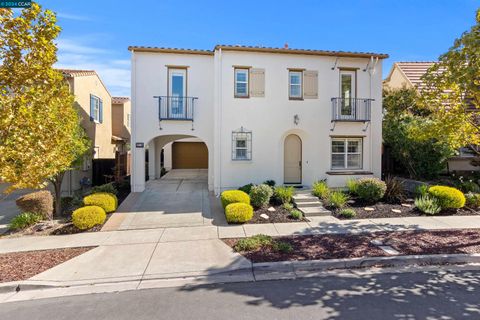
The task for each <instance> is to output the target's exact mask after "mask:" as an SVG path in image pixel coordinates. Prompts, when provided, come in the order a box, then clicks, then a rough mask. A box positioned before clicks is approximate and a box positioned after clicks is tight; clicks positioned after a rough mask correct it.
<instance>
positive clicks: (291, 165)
mask: <svg viewBox="0 0 480 320" xmlns="http://www.w3.org/2000/svg"><path fill="white" fill-rule="evenodd" d="M283 150H284V157H283V159H284V160H283V166H284V171H283V177H284V178H283V180H284V181H283V182H284V183H286V184H301V183H302V139H300V137H299V136H298V135H296V134H290V135H288V136H287V137H286V138H285V141H284V149H283Z"/></svg>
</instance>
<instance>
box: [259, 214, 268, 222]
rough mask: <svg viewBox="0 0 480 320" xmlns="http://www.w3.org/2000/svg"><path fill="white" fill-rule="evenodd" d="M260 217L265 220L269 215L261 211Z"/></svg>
mask: <svg viewBox="0 0 480 320" xmlns="http://www.w3.org/2000/svg"><path fill="white" fill-rule="evenodd" d="M260 217H261V218H263V219H265V220H268V219H269V218H270V217H269V216H268V215H266V214H265V213H262V214H261V215H260Z"/></svg>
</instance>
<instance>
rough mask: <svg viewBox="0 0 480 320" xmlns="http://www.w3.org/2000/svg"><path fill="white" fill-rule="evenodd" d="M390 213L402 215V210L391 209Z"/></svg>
mask: <svg viewBox="0 0 480 320" xmlns="http://www.w3.org/2000/svg"><path fill="white" fill-rule="evenodd" d="M392 212H395V213H402V210H398V209H392Z"/></svg>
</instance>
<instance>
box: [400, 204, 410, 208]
mask: <svg viewBox="0 0 480 320" xmlns="http://www.w3.org/2000/svg"><path fill="white" fill-rule="evenodd" d="M402 207H405V208H411V207H412V205H411V204H409V203H402Z"/></svg>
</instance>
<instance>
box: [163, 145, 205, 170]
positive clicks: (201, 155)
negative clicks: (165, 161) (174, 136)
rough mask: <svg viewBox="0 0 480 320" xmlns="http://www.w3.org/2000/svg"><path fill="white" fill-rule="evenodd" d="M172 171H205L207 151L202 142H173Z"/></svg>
mask: <svg viewBox="0 0 480 320" xmlns="http://www.w3.org/2000/svg"><path fill="white" fill-rule="evenodd" d="M172 166H173V169H207V168H208V149H207V146H206V145H205V143H203V142H174V143H173V145H172Z"/></svg>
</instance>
